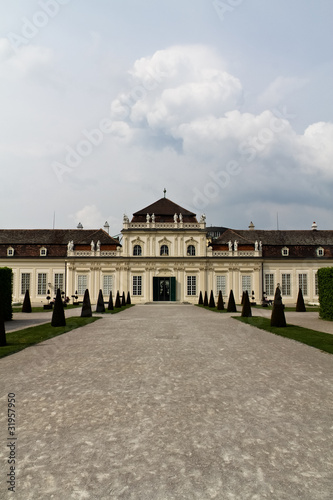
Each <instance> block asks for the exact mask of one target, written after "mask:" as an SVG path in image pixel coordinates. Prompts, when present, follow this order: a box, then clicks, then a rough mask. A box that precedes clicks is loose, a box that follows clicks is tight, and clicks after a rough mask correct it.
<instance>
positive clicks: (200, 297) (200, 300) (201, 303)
mask: <svg viewBox="0 0 333 500" xmlns="http://www.w3.org/2000/svg"><path fill="white" fill-rule="evenodd" d="M198 304H199V306H202V305H203V298H202V292H201V291H200V293H199V302H198Z"/></svg>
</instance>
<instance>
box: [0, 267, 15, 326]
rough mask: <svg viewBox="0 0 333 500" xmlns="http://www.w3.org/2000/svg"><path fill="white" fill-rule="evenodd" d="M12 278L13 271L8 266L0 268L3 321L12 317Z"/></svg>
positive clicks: (0, 297)
mask: <svg viewBox="0 0 333 500" xmlns="http://www.w3.org/2000/svg"><path fill="white" fill-rule="evenodd" d="M12 278H13V272H12V270H11V269H10V268H9V267H1V268H0V300H1V305H2V311H3V315H4V320H5V321H9V320H11V319H12V318H13V309H12Z"/></svg>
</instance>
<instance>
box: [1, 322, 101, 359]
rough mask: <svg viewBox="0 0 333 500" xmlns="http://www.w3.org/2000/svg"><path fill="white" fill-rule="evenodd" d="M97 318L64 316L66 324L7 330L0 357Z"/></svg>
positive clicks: (49, 324)
mask: <svg viewBox="0 0 333 500" xmlns="http://www.w3.org/2000/svg"><path fill="white" fill-rule="evenodd" d="M98 319H100V317H92V318H77V317H73V318H66V326H58V327H54V326H51V323H45V324H43V325H37V326H32V327H30V328H24V329H23V330H18V331H16V332H8V333H7V334H6V339H7V345H6V346H4V347H0V358H3V357H5V356H8V355H9V354H14V353H15V352H18V351H21V350H22V349H25V348H26V347H30V346H32V345H34V344H38V343H39V342H43V340H48V339H51V338H52V337H57V336H58V335H62V334H63V333H67V332H70V331H71V330H74V329H75V328H79V327H80V326H85V325H89V324H90V323H93V322H94V321H97V320H98Z"/></svg>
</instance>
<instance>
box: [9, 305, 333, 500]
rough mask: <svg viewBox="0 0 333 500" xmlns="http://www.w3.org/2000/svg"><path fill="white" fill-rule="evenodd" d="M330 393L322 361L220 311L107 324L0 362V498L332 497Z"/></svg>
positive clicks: (151, 308)
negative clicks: (12, 423) (10, 420)
mask: <svg viewBox="0 0 333 500" xmlns="http://www.w3.org/2000/svg"><path fill="white" fill-rule="evenodd" d="M43 314H47V313H43ZM256 314H257V311H256ZM289 314H294V313H287V321H288V322H292V321H290V320H288V315H289ZM295 314H302V313H295ZM311 314H312V313H311ZM317 321H320V320H317ZM307 326H309V325H307ZM309 327H310V328H312V326H309ZM315 329H318V328H315ZM332 385H333V357H332V356H331V355H328V354H325V353H323V352H321V351H319V350H316V349H314V348H311V347H308V346H306V345H303V344H300V343H297V342H294V341H291V340H288V339H284V338H282V337H278V336H276V335H272V334H269V333H267V332H264V331H262V330H258V329H256V328H253V327H251V326H249V325H245V324H242V323H239V322H237V321H235V320H233V319H232V318H231V317H230V315H228V314H217V313H216V314H214V313H212V312H211V311H207V310H204V309H201V308H198V307H194V306H190V305H142V306H136V307H133V308H131V309H128V310H126V311H123V312H121V313H119V314H117V315H113V316H110V315H105V316H103V318H102V319H101V320H99V321H97V322H95V323H93V324H92V325H89V326H86V327H84V328H79V329H77V330H73V331H72V332H70V333H68V334H65V335H62V336H59V337H55V338H53V339H50V340H48V341H46V342H43V343H41V344H38V345H35V346H33V347H30V348H28V349H26V350H24V351H21V352H19V353H17V354H14V355H12V356H9V357H7V358H4V359H2V360H0V387H1V393H0V394H1V421H0V442H1V443H2V444H1V447H0V457H1V463H2V464H3V465H4V466H3V467H1V473H0V474H1V476H0V498H15V499H17V500H21V499H22V500H23V499H24V500H30V499H31V500H32V499H33V500H35V499H37V498H38V499H40V500H44V499H45V500H49V499H54V500H66V499H78V500H79V499H98V500H106V499H124V500H180V499H185V500H192V499H193V500H194V499H198V500H209V499H218V500H245V499H246V500H247V499H249V500H261V499H268V500H296V499H297V500H298V499H300V498H302V500H326V499H327V500H328V499H331V496H332V494H331V492H332V484H333V473H332V471H333V467H332V463H333V451H332V434H333V432H332V417H333V398H332ZM9 393H11V394H15V405H16V406H15V411H16V413H15V418H16V422H17V424H16V429H15V437H16V438H17V439H16V440H15V447H14V448H15V451H16V463H15V474H16V475H15V479H16V483H15V491H16V492H15V495H14V494H11V492H8V493H7V487H8V484H7V483H6V480H7V477H6V474H7V473H9V464H8V457H9V453H10V451H9V450H10V448H9V447H7V446H6V445H7V443H8V442H10V439H8V438H9V435H8V430H7V413H6V411H7V394H9Z"/></svg>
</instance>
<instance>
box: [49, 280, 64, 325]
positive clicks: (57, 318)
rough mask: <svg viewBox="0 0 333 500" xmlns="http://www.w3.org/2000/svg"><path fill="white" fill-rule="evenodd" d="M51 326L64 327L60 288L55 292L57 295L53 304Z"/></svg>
mask: <svg viewBox="0 0 333 500" xmlns="http://www.w3.org/2000/svg"><path fill="white" fill-rule="evenodd" d="M51 326H66V319H65V312H64V304H63V302H62V298H61V293H60V288H58V290H57V295H56V299H55V302H54V307H53V313H52V321H51Z"/></svg>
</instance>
